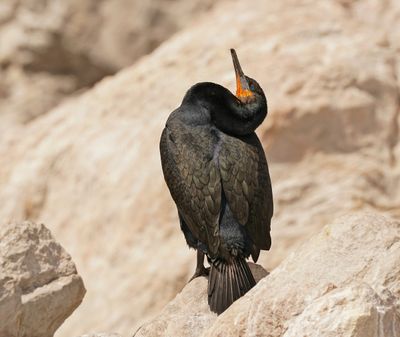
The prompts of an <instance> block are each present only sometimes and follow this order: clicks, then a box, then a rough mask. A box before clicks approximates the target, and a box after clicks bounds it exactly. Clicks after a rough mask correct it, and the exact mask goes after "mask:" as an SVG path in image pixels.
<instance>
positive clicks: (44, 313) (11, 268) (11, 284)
mask: <svg viewBox="0 0 400 337" xmlns="http://www.w3.org/2000/svg"><path fill="white" fill-rule="evenodd" d="M84 294H85V287H84V285H83V282H82V279H81V278H80V276H79V275H78V274H77V272H76V269H75V265H74V263H73V262H72V261H71V258H70V256H69V255H68V254H67V253H66V252H65V250H64V249H63V248H62V247H61V246H60V245H59V244H58V243H57V242H56V241H55V240H54V238H53V237H52V235H51V233H50V231H49V230H48V229H47V228H46V227H44V226H43V225H36V224H34V223H30V222H22V223H10V224H5V225H2V226H0V336H7V337H14V336H15V337H17V336H18V337H50V336H53V334H54V332H55V331H56V329H57V328H58V327H59V326H60V325H61V324H62V323H63V322H64V320H65V319H66V318H67V317H68V316H69V315H71V313H72V312H73V311H74V310H75V308H76V307H77V306H78V305H79V304H80V303H81V301H82V298H83V296H84Z"/></svg>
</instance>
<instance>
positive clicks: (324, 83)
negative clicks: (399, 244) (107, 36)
mask: <svg viewBox="0 0 400 337" xmlns="http://www.w3.org/2000/svg"><path fill="white" fill-rule="evenodd" d="M399 13H400V8H399V2H398V1H396V0H393V1H387V2H385V3H381V2H378V1H373V0H371V1H363V2H359V1H354V2H353V1H329V2H312V1H306V0H304V1H297V0H296V1H292V0H282V1H274V2H273V1H262V0H255V1H252V3H251V6H249V5H248V3H246V2H242V1H240V2H229V3H225V2H224V3H221V4H219V5H218V6H217V7H216V8H215V9H214V10H213V11H212V12H211V13H209V14H208V15H207V16H206V17H203V18H202V19H201V20H199V21H198V22H196V24H194V25H193V26H192V27H189V28H188V29H186V30H184V31H182V32H180V33H178V34H176V35H175V36H174V37H173V38H172V39H170V40H169V41H168V42H166V43H164V44H163V45H162V46H161V47H159V48H157V49H156V50H155V51H154V52H153V53H151V55H149V56H146V57H143V58H142V59H141V60H139V61H138V62H137V63H136V64H135V65H134V66H132V67H130V68H128V69H126V70H124V71H122V72H120V73H119V74H118V75H116V76H114V77H112V78H107V79H105V80H103V81H102V82H101V83H99V84H98V85H96V86H95V88H93V89H91V90H90V91H88V92H86V93H84V94H83V95H80V96H79V97H75V98H73V99H70V100H69V101H67V102H65V103H64V104H62V105H60V106H58V107H57V108H56V109H53V110H51V111H50V112H48V113H47V114H46V115H45V116H42V117H41V118H39V119H36V120H35V121H33V122H31V123H29V124H28V125H26V126H25V127H24V128H21V129H19V130H18V132H16V131H15V130H14V132H9V133H7V134H6V135H3V140H2V142H1V143H0V158H2V159H1V165H0V204H1V205H2V207H1V208H0V217H1V218H2V219H10V218H13V219H25V218H30V219H34V220H35V219H38V220H40V221H44V222H45V223H50V224H52V225H51V229H52V231H54V233H55V234H56V236H57V237H59V238H60V240H61V241H62V243H63V245H64V246H65V247H66V248H67V249H68V251H69V252H71V254H72V256H74V260H75V261H76V263H77V265H78V267H79V270H80V272H81V274H82V276H83V278H84V279H85V282H86V285H87V287H88V289H90V290H91V291H90V293H88V295H87V298H86V300H85V302H84V303H83V304H82V305H81V306H80V307H79V309H78V310H77V311H76V312H75V313H74V315H73V316H71V318H70V319H69V320H68V321H67V322H66V324H65V325H63V327H62V328H61V330H60V331H59V333H58V336H60V337H61V336H72V335H80V334H83V333H87V332H88V331H91V330H92V329H93V327H96V331H116V332H118V333H122V334H123V335H128V334H129V333H131V332H132V331H134V330H135V328H137V327H138V326H139V325H140V324H142V322H143V321H144V320H146V319H148V318H149V317H151V316H153V315H155V314H156V313H158V312H159V311H160V310H161V309H162V308H163V307H164V305H165V304H166V303H168V301H169V300H171V299H172V298H173V297H174V296H175V295H176V293H177V292H179V291H180V290H181V289H182V288H183V286H184V285H185V283H186V281H187V279H188V278H189V277H190V275H191V274H192V272H193V268H194V253H193V252H189V251H188V249H187V247H186V245H185V243H184V240H183V237H182V235H181V233H180V231H179V228H178V220H177V215H176V210H175V207H174V205H173V203H172V201H171V199H170V197H169V195H168V191H167V189H166V187H165V184H164V182H163V179H162V174H161V167H160V161H159V154H158V140H159V135H160V133H161V130H162V128H163V126H164V123H165V120H166V118H167V116H168V114H169V113H170V112H171V111H172V110H173V109H174V108H175V107H176V106H178V105H179V104H180V101H181V99H182V97H183V95H184V93H185V91H186V90H187V89H188V88H189V87H190V85H192V84H193V83H196V82H199V81H214V82H217V83H220V84H222V85H225V86H227V87H228V88H231V89H232V90H233V88H234V73H233V69H232V64H231V60H230V56H229V48H231V47H235V48H236V49H237V51H238V54H239V57H240V59H241V62H242V65H243V68H244V70H245V72H246V73H248V74H249V75H250V76H252V77H254V78H256V79H257V80H258V81H259V83H260V84H261V85H262V87H263V88H264V89H265V91H266V94H267V96H268V99H269V107H270V110H269V115H268V117H267V120H266V122H265V123H264V124H263V126H262V127H261V128H260V130H259V136H260V138H261V139H262V141H263V145H264V147H265V150H266V152H267V157H268V158H269V161H270V167H271V175H272V181H273V190H274V197H275V204H276V212H275V216H274V218H273V224H272V238H273V245H272V249H271V251H270V252H268V253H264V254H263V255H262V256H261V257H260V262H261V264H262V265H263V266H264V267H265V268H266V269H268V270H272V269H273V268H274V267H276V266H277V265H278V264H279V263H280V262H281V261H282V260H283V259H284V258H285V257H286V256H287V254H289V253H290V252H291V251H292V250H293V249H295V248H296V247H298V245H299V244H300V243H301V242H302V241H304V239H306V238H308V237H309V236H310V235H311V234H312V233H314V232H316V231H318V230H320V229H321V228H322V226H323V225H324V224H326V223H329V222H330V221H331V219H332V218H334V217H336V216H337V215H341V214H345V213H349V212H354V211H358V210H373V211H376V212H380V213H386V214H389V215H392V216H395V217H398V216H399V215H400V213H399V209H400V194H399V190H400V189H399V183H400V176H399V172H400V170H399V157H400V145H399V144H400V143H399V131H398V130H399V129H398V125H399V111H400V110H399V108H400V104H399V101H400V100H399V97H400V96H399V78H400V76H399V74H400V55H399V51H400V46H399V41H400V38H399V37H400V26H399V22H400V19H399V18H400V14H399ZM216 32H218V34H217V33H216ZM109 289H113V291H112V293H110V291H109ZM349 291H350V290H349ZM360 291H361V290H360ZM362 291H364V290H362ZM365 294H367V295H365V296H369V295H368V292H367V293H365ZM370 294H371V293H370ZM363 296H364V295H363ZM371 296H372V297H370V298H371V301H372V300H373V298H374V296H375V295H371ZM379 296H380V295H379ZM371 303H372V302H371ZM114 308H118V310H116V309H114ZM321 310H322V309H321Z"/></svg>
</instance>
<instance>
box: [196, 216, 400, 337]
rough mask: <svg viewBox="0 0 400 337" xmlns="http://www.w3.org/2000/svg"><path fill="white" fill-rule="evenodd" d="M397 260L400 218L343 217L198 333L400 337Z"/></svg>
mask: <svg viewBox="0 0 400 337" xmlns="http://www.w3.org/2000/svg"><path fill="white" fill-rule="evenodd" d="M388 255H390V256H391V258H388ZM392 258H395V259H396V260H397V261H400V223H399V222H395V221H392V220H389V219H387V218H385V217H382V216H378V215H373V214H359V215H352V216H347V217H342V218H340V219H339V220H337V221H335V222H333V223H332V224H330V225H328V226H326V227H324V228H323V229H322V231H321V232H320V233H319V234H318V235H316V236H314V237H313V238H312V239H310V241H308V242H306V243H305V244H303V245H302V246H301V247H300V248H299V249H298V250H297V251H295V252H293V253H292V254H290V256H289V257H288V258H287V259H286V260H285V261H283V262H282V264H281V265H280V266H279V267H278V268H276V269H275V270H274V271H273V272H271V274H270V275H269V276H268V277H266V278H265V279H263V280H262V281H261V282H260V283H259V284H258V285H257V286H256V287H255V288H253V289H252V290H251V291H250V292H249V293H248V294H246V296H244V297H243V298H241V299H239V300H238V301H236V302H235V303H234V304H233V305H232V306H231V307H230V308H229V309H228V310H227V311H225V312H224V313H223V314H222V315H220V316H219V317H218V319H217V320H216V321H215V322H214V324H213V326H212V327H211V328H210V329H207V330H206V331H205V332H204V333H203V334H201V333H199V335H201V336H204V337H208V336H209V337H211V336H213V337H214V336H260V337H263V336H265V337H267V336H268V337H278V336H283V337H294V336H296V337H303V336H304V337H305V336H308V337H314V336H315V337H317V336H319V337H325V336H326V337H333V336H343V337H346V336H349V337H350V336H357V337H375V336H385V337H398V336H399V332H400V310H399V309H400V297H399V296H398V288H399V283H400V267H399V265H398V264H397V265H396V266H394V265H393V263H392V261H393V260H392ZM393 267H395V269H394V270H393ZM377 269H378V270H379V273H377V272H376V271H377ZM372 275H373V276H372Z"/></svg>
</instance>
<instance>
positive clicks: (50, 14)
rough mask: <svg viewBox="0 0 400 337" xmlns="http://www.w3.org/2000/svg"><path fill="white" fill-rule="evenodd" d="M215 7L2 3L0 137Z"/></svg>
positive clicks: (78, 0) (61, 0) (117, 1)
mask: <svg viewBox="0 0 400 337" xmlns="http://www.w3.org/2000/svg"><path fill="white" fill-rule="evenodd" d="M213 3H214V1H211V0H206V1H204V0H202V1H190V2H188V1H172V2H171V1H164V0H152V1H131V0H111V1H98V0H68V1H65V0H54V1H47V0H25V1H19V0H2V1H1V4H0V41H1V43H0V121H1V123H0V135H1V134H3V133H4V132H6V131H7V130H8V129H9V128H10V127H11V126H14V125H15V124H16V125H19V124H21V123H22V124H25V123H28V122H29V121H30V120H32V119H34V118H36V117H38V116H39V115H41V114H43V113H46V112H48V110H49V109H50V108H51V107H53V106H55V105H56V104H57V103H59V102H60V101H61V100H62V99H64V98H65V97H67V96H68V95H71V94H72V93H74V92H75V91H77V90H78V89H81V88H85V87H87V86H90V85H92V84H93V83H95V82H96V81H98V80H99V79H101V78H102V77H104V76H106V75H109V74H112V73H115V72H116V71H117V70H119V69H121V68H122V67H124V66H127V65H130V64H133V63H134V62H135V61H136V60H137V59H138V58H140V57H141V56H142V55H145V54H147V53H148V52H150V51H151V50H153V49H154V48H155V47H156V46H158V45H159V44H160V43H161V42H162V41H164V40H165V39H166V38H167V37H169V36H170V35H172V34H173V33H175V32H176V31H177V30H179V29H181V28H182V27H184V26H186V25H187V24H188V23H189V22H193V18H194V17H196V16H199V14H201V13H203V12H206V11H207V10H208V9H209V8H211V7H212V5H213ZM177 13H179V15H177Z"/></svg>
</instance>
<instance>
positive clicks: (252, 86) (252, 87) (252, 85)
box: [250, 83, 256, 91]
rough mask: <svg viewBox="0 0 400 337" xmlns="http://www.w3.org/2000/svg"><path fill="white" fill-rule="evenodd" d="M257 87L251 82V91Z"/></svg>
mask: <svg viewBox="0 0 400 337" xmlns="http://www.w3.org/2000/svg"><path fill="white" fill-rule="evenodd" d="M255 89H256V87H255V86H254V84H253V83H250V90H251V91H254V90H255Z"/></svg>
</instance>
